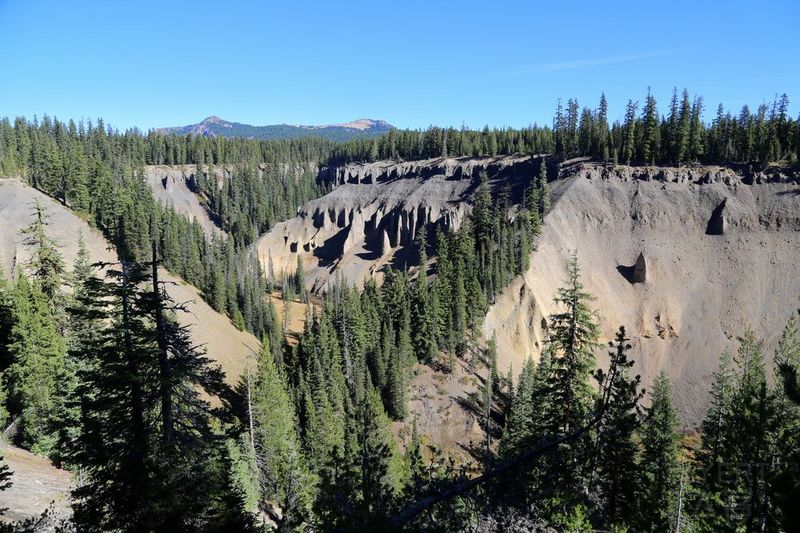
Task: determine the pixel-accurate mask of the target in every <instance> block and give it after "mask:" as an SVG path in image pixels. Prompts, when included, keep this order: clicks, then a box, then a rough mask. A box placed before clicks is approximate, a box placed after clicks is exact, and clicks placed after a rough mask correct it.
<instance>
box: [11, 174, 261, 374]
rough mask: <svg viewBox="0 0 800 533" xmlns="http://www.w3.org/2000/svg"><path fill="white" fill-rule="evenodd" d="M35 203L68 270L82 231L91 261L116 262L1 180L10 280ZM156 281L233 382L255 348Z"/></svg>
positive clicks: (182, 293)
mask: <svg viewBox="0 0 800 533" xmlns="http://www.w3.org/2000/svg"><path fill="white" fill-rule="evenodd" d="M36 198H38V199H39V201H40V202H41V204H42V205H43V206H44V207H45V209H46V211H47V213H48V214H49V216H50V220H49V225H48V228H47V233H48V235H49V236H50V237H52V238H53V239H55V241H56V242H58V243H59V244H60V245H61V253H62V255H63V256H64V261H65V263H66V265H67V267H68V268H70V269H71V266H72V265H73V264H74V262H75V256H76V254H77V250H78V235H79V233H80V232H81V231H82V232H83V236H84V239H85V241H86V246H87V248H88V250H89V254H90V256H91V260H92V261H108V262H112V261H115V260H116V255H115V254H114V252H113V251H111V250H109V249H108V243H107V242H106V240H105V239H104V238H103V236H102V235H101V234H100V233H99V232H98V231H96V230H93V229H92V228H91V227H90V226H89V224H87V223H86V222H85V221H84V220H82V219H81V218H79V217H78V216H76V215H75V214H74V213H73V212H72V211H70V210H69V209H67V208H65V207H64V206H62V205H61V204H59V203H58V202H56V201H55V200H53V199H52V198H49V197H48V196H46V195H44V194H42V193H41V192H39V191H37V190H35V189H33V188H31V187H29V186H27V185H25V184H24V183H22V182H21V181H19V180H14V179H0V228H1V229H0V262H2V264H3V267H4V268H5V271H6V275H10V273H11V272H12V271H13V269H14V268H15V267H17V266H21V265H24V264H25V262H27V261H28V258H29V257H30V254H29V251H28V250H27V249H26V248H25V246H24V245H23V244H22V238H21V237H20V235H19V232H20V230H21V229H22V228H24V227H26V226H27V225H28V224H30V222H31V207H32V204H33V202H34V200H35V199H36ZM161 277H162V279H163V280H165V281H169V282H171V283H169V284H167V286H166V288H167V292H168V293H169V294H170V296H172V298H173V299H174V300H175V301H176V302H185V303H186V307H187V309H188V311H189V312H188V313H180V314H179V315H178V320H179V321H180V322H181V323H182V324H187V325H189V326H190V327H191V331H192V338H193V339H194V341H195V342H197V343H198V344H200V345H204V346H205V347H206V349H207V350H208V354H209V355H210V356H211V357H212V358H213V359H215V360H217V361H219V363H220V364H221V365H222V367H223V369H224V370H225V372H226V374H227V377H228V380H229V381H231V382H233V381H236V380H237V379H238V376H240V375H241V373H242V370H243V368H244V363H245V361H246V360H247V358H248V357H250V356H251V354H252V353H258V350H259V342H258V340H257V339H256V338H255V337H253V336H252V335H251V334H249V333H245V332H242V331H239V330H238V329H236V327H235V326H234V325H233V323H232V322H231V321H230V320H228V318H226V317H225V316H223V315H220V314H219V313H217V312H216V311H214V310H213V309H212V308H211V307H210V306H209V305H208V304H206V303H205V302H204V301H203V299H202V298H201V296H200V293H199V292H198V290H197V289H196V288H195V287H193V286H191V285H188V284H186V283H184V282H183V281H182V280H180V278H178V277H177V276H173V275H172V274H170V273H168V272H166V271H164V270H163V269H162V274H161Z"/></svg>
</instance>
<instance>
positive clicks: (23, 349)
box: [5, 275, 65, 454]
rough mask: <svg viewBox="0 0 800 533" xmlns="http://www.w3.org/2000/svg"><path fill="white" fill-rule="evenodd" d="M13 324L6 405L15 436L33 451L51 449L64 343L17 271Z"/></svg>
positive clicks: (41, 300) (34, 289)
mask: <svg viewBox="0 0 800 533" xmlns="http://www.w3.org/2000/svg"><path fill="white" fill-rule="evenodd" d="M13 318H14V325H13V327H12V328H11V335H10V341H11V342H10V344H9V345H8V350H9V352H10V354H11V357H12V361H13V362H12V363H11V366H10V367H9V368H8V371H7V372H6V375H5V377H6V383H7V386H8V392H9V404H10V406H11V411H12V413H14V414H16V415H19V418H20V431H21V433H20V441H21V443H22V444H23V445H24V446H26V447H28V448H29V449H31V450H32V451H34V452H36V453H42V454H51V453H55V446H56V441H57V433H58V427H57V422H58V413H59V410H60V402H61V401H62V400H63V393H64V392H65V391H63V390H62V388H61V387H62V385H63V380H62V377H63V372H64V353H65V346H64V340H63V337H62V336H61V335H60V334H59V332H58V327H57V324H56V321H55V319H54V318H53V315H52V313H51V309H50V306H49V303H48V299H47V296H46V295H45V294H44V293H43V292H42V291H41V290H40V289H39V286H38V284H36V283H32V282H30V281H28V279H27V278H26V277H25V276H23V275H21V276H19V278H18V279H17V282H16V284H15V286H14V313H13Z"/></svg>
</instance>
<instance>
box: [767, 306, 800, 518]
mask: <svg viewBox="0 0 800 533" xmlns="http://www.w3.org/2000/svg"><path fill="white" fill-rule="evenodd" d="M775 366H776V380H775V382H776V384H777V385H776V389H777V390H776V391H775V396H776V398H777V399H776V413H775V420H776V423H777V427H776V431H775V448H774V450H773V456H772V460H771V462H770V470H771V471H773V472H775V473H776V474H775V479H774V481H773V482H772V483H771V484H770V495H769V497H770V498H771V499H773V500H774V502H775V504H776V507H777V509H776V513H775V514H776V521H777V522H778V523H779V524H780V526H781V527H782V528H783V529H784V530H785V531H794V530H796V529H797V528H798V527H800V510H798V508H797V505H796V502H797V501H798V498H800V434H798V432H797V428H798V427H800V401H798V400H797V398H794V397H793V394H795V393H796V386H797V382H796V380H795V381H794V383H792V382H791V381H788V382H787V381H785V380H784V378H785V377H786V376H787V375H790V374H788V373H789V372H791V373H792V374H793V375H794V376H795V379H796V375H797V374H796V372H797V369H798V368H800V332H798V320H797V315H796V314H793V315H792V317H791V318H790V319H789V321H788V323H787V324H786V327H785V328H784V330H783V333H782V334H781V338H780V340H779V341H778V347H777V349H776V350H775ZM793 387H794V389H793Z"/></svg>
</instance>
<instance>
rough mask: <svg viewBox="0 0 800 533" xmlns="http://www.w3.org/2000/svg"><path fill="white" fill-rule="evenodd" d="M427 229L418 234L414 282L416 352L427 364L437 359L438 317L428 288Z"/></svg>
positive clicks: (413, 308)
mask: <svg viewBox="0 0 800 533" xmlns="http://www.w3.org/2000/svg"><path fill="white" fill-rule="evenodd" d="M426 236H427V234H426V232H425V227H424V226H423V227H422V228H420V230H419V232H418V233H417V247H418V248H419V265H420V266H419V270H418V272H417V278H416V280H415V282H414V292H413V301H412V304H411V307H412V330H413V332H414V335H413V340H414V351H415V352H416V354H417V357H418V358H419V359H420V360H422V361H426V362H431V361H433V358H434V357H436V335H435V331H434V325H435V324H434V322H435V320H436V316H435V313H434V310H433V309H432V301H431V294H430V292H431V291H430V288H429V287H428V254H427V251H426V247H427V245H428V243H427V238H426Z"/></svg>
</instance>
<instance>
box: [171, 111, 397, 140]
mask: <svg viewBox="0 0 800 533" xmlns="http://www.w3.org/2000/svg"><path fill="white" fill-rule="evenodd" d="M391 129H394V126H392V125H391V124H389V123H388V122H386V121H385V120H375V119H371V118H360V119H358V120H353V121H350V122H343V123H340V124H324V125H320V126H293V125H291V124H273V125H269V126H251V125H250V124H242V123H239V122H229V121H227V120H224V119H223V118H220V117H218V116H217V115H211V116H210V117H206V118H204V119H203V120H202V121H200V122H198V123H197V124H190V125H188V126H181V127H170V128H159V129H157V130H156V131H158V132H159V133H175V134H177V135H198V136H204V137H214V136H217V135H220V136H222V137H244V138H251V139H296V138H299V137H307V136H309V135H311V136H315V137H323V138H326V139H330V140H334V141H345V140H349V139H356V138H364V137H375V136H377V135H381V134H383V133H386V132H387V131H389V130H391Z"/></svg>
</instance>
